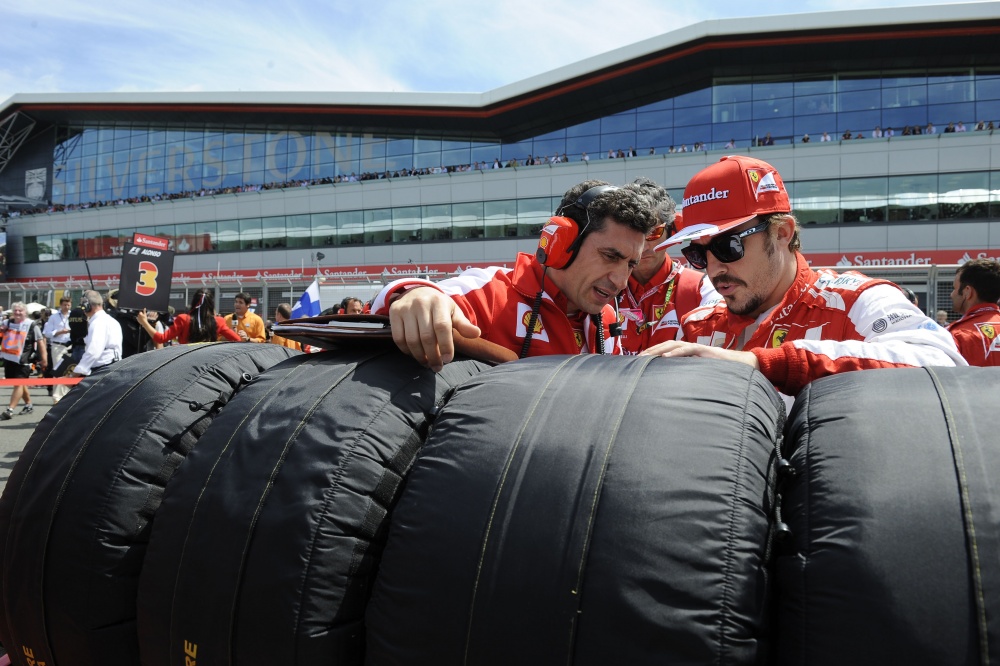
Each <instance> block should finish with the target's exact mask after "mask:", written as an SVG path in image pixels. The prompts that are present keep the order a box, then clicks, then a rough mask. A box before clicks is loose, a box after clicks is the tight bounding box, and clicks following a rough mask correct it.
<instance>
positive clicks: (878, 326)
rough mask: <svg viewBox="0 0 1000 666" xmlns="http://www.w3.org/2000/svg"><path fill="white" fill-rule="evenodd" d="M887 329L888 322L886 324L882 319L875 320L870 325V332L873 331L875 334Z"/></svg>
mask: <svg viewBox="0 0 1000 666" xmlns="http://www.w3.org/2000/svg"><path fill="white" fill-rule="evenodd" d="M887 328H889V322H887V321H886V320H885V319H883V318H882V317H879V318H878V319H876V320H875V323H874V324H872V330H873V331H875V332H876V333H881V332H883V331H884V330H885V329H887Z"/></svg>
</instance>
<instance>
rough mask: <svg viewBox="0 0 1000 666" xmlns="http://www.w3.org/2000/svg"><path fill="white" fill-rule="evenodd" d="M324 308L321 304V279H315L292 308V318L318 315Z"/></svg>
mask: <svg viewBox="0 0 1000 666" xmlns="http://www.w3.org/2000/svg"><path fill="white" fill-rule="evenodd" d="M322 311H323V308H322V307H320V304H319V281H317V280H313V282H312V284H311V285H309V288H308V289H306V290H305V292H304V293H303V294H302V298H300V299H299V302H298V303H296V304H295V307H293V308H292V319H298V318H299V317H318V316H319V313H320V312H322Z"/></svg>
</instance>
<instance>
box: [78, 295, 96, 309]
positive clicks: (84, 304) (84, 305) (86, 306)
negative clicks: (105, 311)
mask: <svg viewBox="0 0 1000 666" xmlns="http://www.w3.org/2000/svg"><path fill="white" fill-rule="evenodd" d="M80 307H82V308H83V311H84V312H90V311H91V310H93V309H94V306H93V305H91V303H90V301H89V300H87V298H86V297H84V298H83V300H81V301H80Z"/></svg>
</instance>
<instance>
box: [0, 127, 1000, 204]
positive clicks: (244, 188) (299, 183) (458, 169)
mask: <svg viewBox="0 0 1000 666" xmlns="http://www.w3.org/2000/svg"><path fill="white" fill-rule="evenodd" d="M994 129H995V126H994V123H993V121H992V120H991V121H982V120H980V121H979V122H977V123H976V124H975V126H974V127H973V131H976V132H980V131H988V132H991V133H992V132H993V130H994ZM965 131H967V130H966V127H965V125H964V124H963V123H962V122H961V121H958V122H957V123H948V126H947V127H945V128H944V130H943V131H942V132H943V133H944V134H951V133H956V132H965ZM936 133H937V129H936V128H935V127H934V125H933V123H928V124H927V126H926V127H921V126H919V125H913V126H909V125H908V126H906V127H904V128H902V129H901V130H900V132H899V136H917V135H925V134H936ZM893 136H897V134H896V132H895V130H894V129H893V128H891V127H889V128H887V129H885V130H883V129H882V128H881V127H879V126H876V127H875V129H874V130H872V131H871V132H870V133H869V135H868V137H870V138H874V139H879V138H889V137H893ZM868 137H866V136H865V134H864V133H862V132H852V131H851V130H845V131H844V132H843V133H842V134H841V136H840V140H841V141H847V140H855V139H864V138H868ZM782 140H787V141H789V142H791V143H794V142H795V140H794V137H779V138H778V139H776V138H775V137H772V136H771V133H770V132H767V133H766V134H765V135H764V136H763V137H760V136H755V137H753V138H752V139H751V140H750V146H751V147H758V146H773V145H775V143H776V141H778V142H780V141H782ZM832 140H833V139H832V138H831V137H830V135H829V134H828V133H827V132H823V134H822V137H821V138H820V139H819V141H820V142H825V141H832ZM800 142H801V143H810V142H811V139H810V137H809V135H808V134H805V135H803V136H802V137H801V139H800ZM737 147H738V146H737V145H736V140H735V139H730V140H729V141H728V142H726V143H725V144H724V145H723V146H722V148H723V149H724V150H734V149H736V148H737ZM707 150H709V147H708V146H706V144H705V143H704V142H703V141H696V142H694V143H693V144H691V146H690V147H689V146H688V145H687V144H685V143H682V144H679V145H671V146H669V147H668V148H667V149H666V153H667V154H670V155H674V154H683V153H695V152H704V151H707ZM646 154H647V155H655V154H656V148H655V147H650V148H649V149H648V150H647V153H646ZM638 155H639V152H638V151H636V149H635V148H634V147H632V146H629V147H628V149H627V150H626V149H621V148H619V149H617V150H614V149H609V150H608V152H607V154H606V155H604V157H606V159H623V158H628V157H637V156H638ZM579 161H583V162H589V161H590V155H588V154H587V153H586V152H583V153H581V155H580V160H579ZM568 162H570V157H569V156H568V155H567V154H566V153H562V154H559V153H555V154H553V155H551V156H549V157H546V156H544V155H528V156H527V158H525V159H524V160H518V159H514V158H511V159H509V160H506V161H501V160H500V158H494V160H493V162H488V161H476V162H472V163H470V164H457V165H450V166H436V167H421V168H414V169H406V168H404V169H393V170H386V171H365V172H362V173H361V174H360V175H359V174H357V173H355V172H351V173H350V174H343V175H337V176H327V177H323V178H309V179H297V180H288V181H283V182H270V183H264V184H248V185H238V186H232V187H215V188H201V189H198V190H187V191H183V192H171V193H162V194H144V195H141V196H136V197H120V198H117V199H110V200H104V201H94V202H86V203H78V204H51V205H47V206H37V207H34V208H24V209H14V210H2V211H0V219H8V218H16V217H19V216H23V215H38V214H43V213H59V212H67V211H77V210H88V209H90V208H104V207H108V206H124V205H135V204H142V203H152V202H157V201H172V200H178V199H197V198H199V197H209V196H216V195H220V194H239V193H242V192H261V191H266V190H283V189H289V188H295V187H311V186H316V185H336V184H339V183H356V182H362V181H372V180H391V179H396V178H408V177H411V176H431V175H436V174H445V173H464V172H469V171H490V170H493V169H508V168H515V167H526V166H542V165H546V164H548V165H554V164H565V163H568Z"/></svg>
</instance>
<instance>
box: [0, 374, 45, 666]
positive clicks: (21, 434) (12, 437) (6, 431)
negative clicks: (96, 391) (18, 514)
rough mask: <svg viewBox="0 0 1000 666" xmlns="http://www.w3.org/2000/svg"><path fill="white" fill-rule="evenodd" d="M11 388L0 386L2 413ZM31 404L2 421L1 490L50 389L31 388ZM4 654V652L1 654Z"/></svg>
mask: <svg viewBox="0 0 1000 666" xmlns="http://www.w3.org/2000/svg"><path fill="white" fill-rule="evenodd" d="M13 390H14V389H13V388H11V387H9V386H0V412H2V411H3V410H5V409H7V405H8V404H10V395H11V391H13ZM30 391H31V403H32V404H33V405H34V406H35V411H34V412H32V413H31V414H26V415H24V416H18V415H17V413H18V412H20V411H21V407H23V406H24V402H23V401H22V402H21V403H19V404H18V406H17V408H16V409H14V418H12V419H11V420H10V421H0V490H2V489H3V488H4V487H6V485H7V479H8V478H9V477H10V471H11V470H12V469H13V468H14V463H16V462H17V459H18V456H20V455H21V451H22V450H23V449H24V445H25V444H27V443H28V438H30V437H31V433H33V432H34V431H35V426H37V425H38V424H39V423H41V421H42V419H43V418H44V417H45V415H46V414H48V413H49V408H51V407H52V398H51V397H49V391H48V387H46V386H39V387H37V388H36V387H31V388H30ZM0 654H2V652H0Z"/></svg>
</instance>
